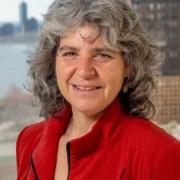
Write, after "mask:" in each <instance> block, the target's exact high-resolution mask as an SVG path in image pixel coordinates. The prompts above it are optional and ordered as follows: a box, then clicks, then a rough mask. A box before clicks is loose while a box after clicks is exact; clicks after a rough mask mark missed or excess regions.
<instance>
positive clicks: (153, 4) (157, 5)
mask: <svg viewBox="0 0 180 180" xmlns="http://www.w3.org/2000/svg"><path fill="white" fill-rule="evenodd" d="M144 3H145V2H144ZM146 4H147V2H146ZM143 5H144V4H143ZM141 6H142V4H141V3H133V7H134V9H135V10H137V9H138V8H139V7H141ZM147 6H148V7H149V9H150V10H163V9H165V8H172V9H174V8H176V7H177V3H176V2H171V3H164V2H163V3H156V2H150V3H149V4H147Z"/></svg>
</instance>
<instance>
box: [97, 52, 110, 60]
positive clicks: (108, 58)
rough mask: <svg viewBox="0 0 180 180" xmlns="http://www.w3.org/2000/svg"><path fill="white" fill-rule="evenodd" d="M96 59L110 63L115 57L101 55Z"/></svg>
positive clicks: (105, 54)
mask: <svg viewBox="0 0 180 180" xmlns="http://www.w3.org/2000/svg"><path fill="white" fill-rule="evenodd" d="M95 58H97V59H99V60H102V61H108V60H111V59H113V57H112V56H111V55H109V54H107V53H99V54H97V55H96V56H95Z"/></svg>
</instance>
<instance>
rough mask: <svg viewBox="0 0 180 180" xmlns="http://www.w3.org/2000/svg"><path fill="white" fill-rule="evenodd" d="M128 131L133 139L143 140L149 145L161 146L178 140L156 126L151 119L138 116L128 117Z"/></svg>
mask: <svg viewBox="0 0 180 180" xmlns="http://www.w3.org/2000/svg"><path fill="white" fill-rule="evenodd" d="M127 128H128V131H129V133H130V134H131V135H130V136H133V137H134V139H135V140H139V141H144V143H147V144H149V145H156V146H159V147H160V146H163V145H167V144H171V143H173V142H178V140H176V139H175V138H174V137H173V136H172V135H170V134H168V133H167V132H166V131H165V130H164V129H162V128H161V127H159V126H157V125H156V124H155V123H153V122H152V121H150V120H148V119H145V118H140V117H130V118H129V121H128V127H127Z"/></svg>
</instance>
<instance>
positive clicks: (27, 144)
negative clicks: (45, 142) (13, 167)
mask: <svg viewBox="0 0 180 180" xmlns="http://www.w3.org/2000/svg"><path fill="white" fill-rule="evenodd" d="M45 122H46V121H45V120H43V121H41V122H37V123H34V124H30V125H27V126H26V127H24V128H23V129H22V130H21V131H20V133H19V134H18V136H17V140H16V158H17V167H18V166H19V162H20V161H21V159H24V157H26V156H28V155H29V154H31V152H32V150H33V148H34V146H35V144H36V143H37V142H38V140H39V139H40V137H41V134H42V132H43V129H44V126H45Z"/></svg>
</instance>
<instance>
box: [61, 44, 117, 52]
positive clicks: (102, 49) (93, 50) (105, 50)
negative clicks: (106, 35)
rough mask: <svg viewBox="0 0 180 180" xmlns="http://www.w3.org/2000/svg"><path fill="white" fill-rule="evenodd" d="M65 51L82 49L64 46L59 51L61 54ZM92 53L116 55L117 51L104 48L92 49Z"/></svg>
mask: <svg viewBox="0 0 180 180" xmlns="http://www.w3.org/2000/svg"><path fill="white" fill-rule="evenodd" d="M64 50H71V51H80V49H78V48H76V47H73V46H66V45H65V46H62V47H60V48H59V49H58V51H59V52H62V51H64ZM91 51H92V52H95V53H101V52H107V51H108V52H111V53H115V52H117V51H115V50H114V49H110V48H106V47H102V48H92V49H91Z"/></svg>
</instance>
